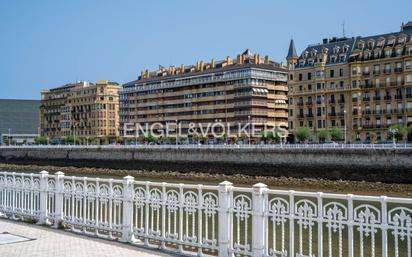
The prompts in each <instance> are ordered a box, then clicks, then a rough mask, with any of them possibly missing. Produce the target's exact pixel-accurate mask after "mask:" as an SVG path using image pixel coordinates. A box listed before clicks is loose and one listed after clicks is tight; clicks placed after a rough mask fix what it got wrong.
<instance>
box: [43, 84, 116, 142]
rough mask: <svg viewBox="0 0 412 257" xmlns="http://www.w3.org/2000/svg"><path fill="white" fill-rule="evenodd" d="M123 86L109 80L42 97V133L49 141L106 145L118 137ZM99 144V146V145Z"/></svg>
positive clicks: (47, 92) (66, 87)
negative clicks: (61, 140)
mask: <svg viewBox="0 0 412 257" xmlns="http://www.w3.org/2000/svg"><path fill="white" fill-rule="evenodd" d="M120 88H121V86H119V84H117V83H115V82H109V81H107V80H102V81H97V83H96V84H93V83H90V82H86V81H82V82H78V83H71V84H67V85H64V86H62V87H57V88H53V89H50V90H44V91H43V92H42V93H41V105H40V132H41V135H42V136H47V137H48V138H49V139H50V140H53V139H63V138H67V137H69V136H73V137H77V138H78V139H81V141H84V143H87V142H89V141H91V140H92V141H93V142H94V143H107V142H109V141H114V140H115V139H117V137H118V133H119V132H118V131H119V125H118V124H119V115H118V112H119V95H118V91H119V90H120ZM97 141H98V142H97Z"/></svg>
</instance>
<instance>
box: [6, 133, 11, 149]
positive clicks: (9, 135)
mask: <svg viewBox="0 0 412 257" xmlns="http://www.w3.org/2000/svg"><path fill="white" fill-rule="evenodd" d="M10 130H11V129H9V140H7V141H9V146H10V139H11V135H10Z"/></svg>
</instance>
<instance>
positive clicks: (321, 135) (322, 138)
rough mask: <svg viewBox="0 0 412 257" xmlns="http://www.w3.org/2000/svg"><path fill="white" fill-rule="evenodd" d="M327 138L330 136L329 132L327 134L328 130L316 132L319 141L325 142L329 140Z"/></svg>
mask: <svg viewBox="0 0 412 257" xmlns="http://www.w3.org/2000/svg"><path fill="white" fill-rule="evenodd" d="M329 138H330V134H329V131H327V130H322V131H320V132H319V134H318V139H319V142H325V141H327V140H329Z"/></svg>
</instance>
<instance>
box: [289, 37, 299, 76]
mask: <svg viewBox="0 0 412 257" xmlns="http://www.w3.org/2000/svg"><path fill="white" fill-rule="evenodd" d="M286 60H287V62H288V68H289V69H290V70H291V69H294V67H295V65H296V64H297V62H298V55H297V53H296V48H295V43H294V42H293V39H291V40H290V44H289V51H288V55H287V56H286Z"/></svg>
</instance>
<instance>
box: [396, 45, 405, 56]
mask: <svg viewBox="0 0 412 257" xmlns="http://www.w3.org/2000/svg"><path fill="white" fill-rule="evenodd" d="M395 51H396V56H401V55H402V52H403V47H398V48H396V50H395Z"/></svg>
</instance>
